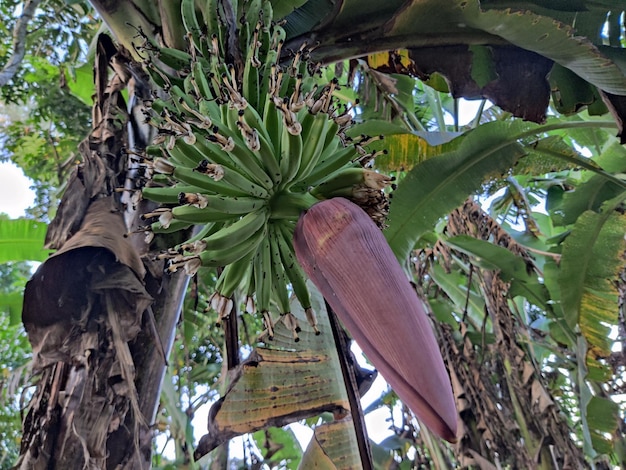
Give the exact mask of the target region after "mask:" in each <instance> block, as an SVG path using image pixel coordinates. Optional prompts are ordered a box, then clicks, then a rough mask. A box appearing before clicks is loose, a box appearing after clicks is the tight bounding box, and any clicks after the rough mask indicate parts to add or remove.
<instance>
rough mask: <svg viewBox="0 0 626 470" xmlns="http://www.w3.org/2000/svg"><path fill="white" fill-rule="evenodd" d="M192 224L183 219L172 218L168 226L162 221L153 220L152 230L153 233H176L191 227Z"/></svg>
mask: <svg viewBox="0 0 626 470" xmlns="http://www.w3.org/2000/svg"><path fill="white" fill-rule="evenodd" d="M191 225H192V224H190V223H189V222H184V221H182V220H172V221H171V222H170V223H169V224H168V225H167V227H166V226H164V225H163V224H162V223H161V222H153V223H152V224H150V231H151V232H153V233H174V232H178V231H180V230H185V229H188V228H189V227H191Z"/></svg>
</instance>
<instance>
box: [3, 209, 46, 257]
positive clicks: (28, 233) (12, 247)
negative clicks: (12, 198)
mask: <svg viewBox="0 0 626 470" xmlns="http://www.w3.org/2000/svg"><path fill="white" fill-rule="evenodd" d="M47 229H48V227H47V225H46V224H44V223H43V222H37V221H35V220H30V219H14V220H7V219H3V220H0V263H6V262H8V261H43V260H45V259H46V258H47V257H48V254H49V253H50V251H49V250H44V249H43V244H44V239H45V236H46V230H47Z"/></svg>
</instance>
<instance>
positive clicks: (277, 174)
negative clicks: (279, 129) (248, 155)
mask: <svg viewBox="0 0 626 470" xmlns="http://www.w3.org/2000/svg"><path fill="white" fill-rule="evenodd" d="M258 138H259V150H258V151H257V152H255V153H257V154H258V156H259V159H260V160H261V162H263V166H264V167H265V172H266V173H267V174H268V175H269V177H270V178H271V179H272V181H273V183H274V185H275V186H278V185H279V184H280V183H281V181H282V180H283V174H282V171H281V167H280V165H279V163H278V160H277V159H276V153H275V152H274V147H273V146H272V144H271V143H270V142H268V140H267V139H266V138H265V137H264V136H263V135H259V136H258Z"/></svg>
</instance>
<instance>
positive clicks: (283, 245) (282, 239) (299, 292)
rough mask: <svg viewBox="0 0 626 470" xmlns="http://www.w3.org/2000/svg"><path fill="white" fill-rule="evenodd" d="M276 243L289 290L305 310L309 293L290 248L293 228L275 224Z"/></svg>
mask: <svg viewBox="0 0 626 470" xmlns="http://www.w3.org/2000/svg"><path fill="white" fill-rule="evenodd" d="M277 227H278V230H277V231H278V233H277V234H276V235H277V241H278V248H279V250H280V258H281V261H282V263H283V266H284V268H285V274H286V275H287V278H288V279H289V282H290V283H291V288H292V289H293V293H294V294H295V296H296V298H297V299H298V301H299V302H300V305H302V308H304V309H305V310H306V309H308V308H311V293H310V292H309V289H308V287H307V285H306V279H307V277H306V274H305V273H304V270H303V269H302V267H301V266H300V264H298V261H297V259H296V255H295V252H294V249H293V246H292V241H291V240H292V239H293V228H290V227H288V226H287V225H285V224H284V223H282V222H279V223H277Z"/></svg>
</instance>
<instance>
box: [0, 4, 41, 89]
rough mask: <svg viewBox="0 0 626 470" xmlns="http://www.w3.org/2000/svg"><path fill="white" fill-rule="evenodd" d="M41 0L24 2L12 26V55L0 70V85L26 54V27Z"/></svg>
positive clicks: (17, 67) (12, 74)
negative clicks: (22, 8)
mask: <svg viewBox="0 0 626 470" xmlns="http://www.w3.org/2000/svg"><path fill="white" fill-rule="evenodd" d="M40 3H41V0H27V1H26V2H25V3H24V10H23V11H22V15H21V16H20V17H19V19H18V20H17V22H16V23H15V27H14V28H13V55H12V56H11V58H10V59H9V61H8V62H7V63H6V64H5V66H4V68H3V69H2V70H1V71H0V87H3V86H4V85H6V84H7V83H9V80H11V79H12V78H13V76H14V75H15V74H16V73H17V70H18V69H19V67H20V64H21V63H22V60H24V55H25V54H26V28H27V27H28V23H30V21H31V20H32V19H33V16H34V14H35V10H36V9H37V6H39V4H40Z"/></svg>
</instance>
